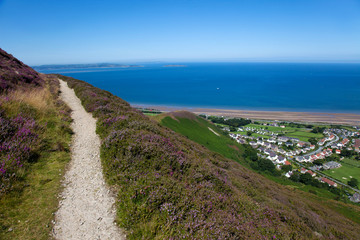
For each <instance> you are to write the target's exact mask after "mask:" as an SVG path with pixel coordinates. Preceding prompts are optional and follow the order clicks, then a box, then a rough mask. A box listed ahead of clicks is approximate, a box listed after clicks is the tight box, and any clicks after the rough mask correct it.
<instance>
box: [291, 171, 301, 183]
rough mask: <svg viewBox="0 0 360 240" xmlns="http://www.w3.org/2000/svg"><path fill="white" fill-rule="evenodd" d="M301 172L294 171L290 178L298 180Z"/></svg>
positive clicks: (294, 180)
mask: <svg viewBox="0 0 360 240" xmlns="http://www.w3.org/2000/svg"><path fill="white" fill-rule="evenodd" d="M299 178H300V176H299V173H298V172H293V174H292V175H291V176H290V180H291V181H293V182H298V181H299Z"/></svg>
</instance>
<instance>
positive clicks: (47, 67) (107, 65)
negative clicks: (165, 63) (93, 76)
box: [33, 63, 143, 71]
mask: <svg viewBox="0 0 360 240" xmlns="http://www.w3.org/2000/svg"><path fill="white" fill-rule="evenodd" d="M133 67H143V66H142V65H126V64H116V63H92V64H64V65H57V64H54V65H41V66H33V68H34V69H35V70H37V71H44V70H59V69H86V68H133Z"/></svg>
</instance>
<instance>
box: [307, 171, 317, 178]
mask: <svg viewBox="0 0 360 240" xmlns="http://www.w3.org/2000/svg"><path fill="white" fill-rule="evenodd" d="M306 172H307V173H308V174H310V175H311V176H312V177H315V176H316V173H314V172H313V171H311V170H307V171H306Z"/></svg>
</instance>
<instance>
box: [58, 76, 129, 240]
mask: <svg viewBox="0 0 360 240" xmlns="http://www.w3.org/2000/svg"><path fill="white" fill-rule="evenodd" d="M59 81H60V86H61V92H62V93H61V98H62V99H63V100H64V102H65V103H66V104H68V105H69V107H70V108H71V109H72V110H73V112H72V118H73V120H74V122H73V124H72V129H73V131H74V133H75V134H74V139H73V145H72V160H71V162H70V166H69V169H68V171H67V172H66V174H65V180H64V186H65V188H64V191H63V193H62V195H61V198H62V199H61V201H60V208H59V210H58V211H57V213H56V216H55V219H56V220H55V226H54V229H53V236H54V237H55V238H56V239H66V240H68V239H125V237H124V234H122V233H121V232H120V230H119V229H118V227H117V226H116V225H115V223H114V219H115V214H116V213H115V208H114V206H113V204H114V202H115V198H114V197H113V196H111V193H110V190H109V189H108V187H107V186H106V185H105V182H104V177H103V174H102V168H101V162H100V150H99V147H100V139H99V137H98V136H97V135H96V133H95V129H96V120H95V119H94V118H93V117H92V115H91V114H90V113H87V112H86V111H85V109H84V108H83V106H82V105H81V102H80V100H79V99H78V98H77V97H76V95H75V93H74V90H72V89H70V88H69V87H68V86H67V84H66V83H65V82H64V81H62V80H59Z"/></svg>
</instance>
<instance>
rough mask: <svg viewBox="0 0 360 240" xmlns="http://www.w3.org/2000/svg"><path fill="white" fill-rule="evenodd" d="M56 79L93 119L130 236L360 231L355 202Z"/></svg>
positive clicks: (297, 235)
mask: <svg viewBox="0 0 360 240" xmlns="http://www.w3.org/2000/svg"><path fill="white" fill-rule="evenodd" d="M61 78H63V79H64V80H66V81H68V83H69V85H70V86H71V87H73V88H74V89H75V92H76V94H77V96H78V97H79V98H80V99H81V101H82V103H83V105H84V107H85V109H86V110H87V111H89V112H92V113H93V115H94V116H95V117H97V118H98V119H99V120H98V123H97V131H98V133H99V135H100V137H101V138H102V140H103V143H102V147H101V159H102V163H103V167H104V175H105V177H106V179H107V182H108V183H109V184H111V185H112V186H113V187H115V188H116V189H118V195H117V196H118V201H117V211H118V215H117V216H118V218H117V222H118V223H119V225H120V226H121V227H122V228H124V229H125V230H127V232H128V237H129V238H130V239H139V238H143V239H163V238H170V237H174V238H181V237H185V238H201V239H204V238H215V239H222V238H228V239H243V238H256V239H260V238H265V239H269V238H272V237H274V236H275V237H276V238H281V239H311V238H316V234H321V235H322V236H324V237H325V238H342V239H345V238H348V239H359V238H360V225H359V224H357V223H355V222H358V221H356V216H357V215H359V213H360V208H359V207H357V206H354V205H348V204H344V203H341V202H337V201H332V200H328V199H320V198H319V197H317V196H315V195H312V194H309V193H305V192H299V191H295V190H294V188H293V187H286V186H282V185H280V184H277V183H274V182H273V181H269V180H268V179H266V178H264V177H262V176H261V175H259V174H256V173H254V172H252V171H249V170H248V169H245V168H244V167H242V166H241V165H240V164H238V163H237V162H235V161H230V160H228V159H226V158H224V157H222V156H221V155H219V154H214V153H213V152H211V151H209V150H207V149H206V148H204V147H203V146H201V145H199V144H197V143H195V142H193V141H190V140H188V139H187V138H185V137H183V136H181V135H179V134H176V133H175V132H173V131H170V130H168V129H165V128H162V127H160V126H159V125H158V124H156V123H155V122H152V121H150V120H149V119H148V118H147V117H145V116H144V115H142V114H141V113H140V112H138V111H136V110H134V109H132V108H131V107H130V106H129V105H128V104H127V103H126V102H124V101H123V100H122V99H120V98H118V97H115V96H113V95H111V94H110V93H108V92H106V91H102V90H100V89H97V88H94V87H92V86H91V85H90V84H87V83H85V82H82V81H78V80H75V79H72V78H67V77H61ZM335 208H336V209H337V211H338V212H337V211H334V210H333V209H335ZM343 210H344V211H346V212H349V211H350V212H352V213H353V215H354V216H353V217H351V216H349V214H347V215H348V217H349V218H350V219H354V221H355V222H353V221H350V220H349V219H347V218H346V217H344V216H343V215H342V214H339V212H341V211H343ZM315 232H316V234H315Z"/></svg>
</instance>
